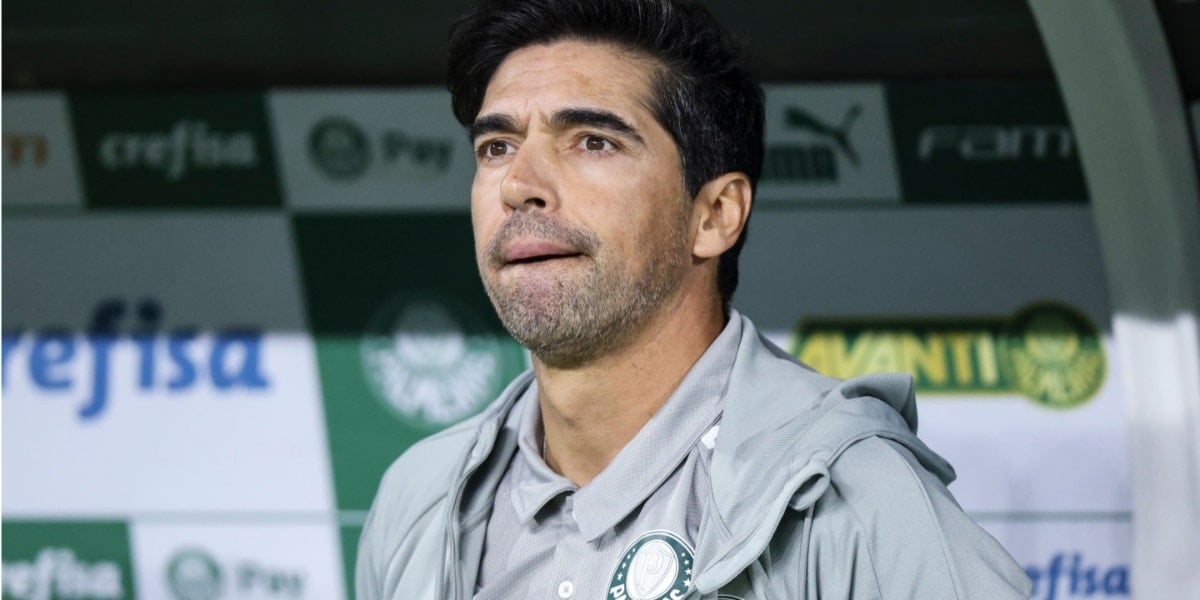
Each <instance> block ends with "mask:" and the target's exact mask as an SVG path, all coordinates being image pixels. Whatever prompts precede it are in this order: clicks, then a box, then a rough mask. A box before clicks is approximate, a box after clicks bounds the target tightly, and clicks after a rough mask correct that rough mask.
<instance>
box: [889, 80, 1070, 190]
mask: <svg viewBox="0 0 1200 600" xmlns="http://www.w3.org/2000/svg"><path fill="white" fill-rule="evenodd" d="M887 97H888V106H889V109H890V112H891V116H892V130H893V132H894V134H895V135H894V141H895V144H896V157H897V163H898V164H899V166H900V179H901V182H902V185H903V189H904V199H905V201H906V202H915V203H925V202H932V203H979V202H991V203H1006V202H1086V201H1087V187H1086V186H1085V184H1084V179H1083V170H1082V169H1081V167H1080V165H1079V152H1078V148H1077V147H1076V144H1075V139H1074V134H1073V133H1072V132H1071V128H1070V123H1069V122H1068V120H1067V114H1066V110H1065V109H1064V108H1063V104H1062V99H1061V98H1060V97H1059V94H1058V90H1057V88H1055V86H1054V84H1053V83H1050V82H1046V83H1040V82H1039V83H995V84H978V83H974V84H966V83H961V84H960V83H954V84H949V83H948V84H929V83H913V84H892V85H888V87H887Z"/></svg>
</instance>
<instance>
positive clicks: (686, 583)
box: [608, 531, 692, 600]
mask: <svg viewBox="0 0 1200 600" xmlns="http://www.w3.org/2000/svg"><path fill="white" fill-rule="evenodd" d="M691 590H692V548H691V546H689V545H688V543H687V542H685V541H683V540H682V539H681V538H680V537H679V536H677V535H675V534H673V533H671V532H669V531H651V532H648V533H644V534H642V535H641V537H639V538H638V539H636V540H634V542H633V544H631V545H630V546H629V548H627V549H626V550H625V552H624V554H622V555H621V563H620V564H619V565H617V569H616V571H615V572H614V573H613V577H612V582H611V583H610V584H609V587H608V597H609V598H611V599H612V600H660V599H673V598H682V597H684V596H685V595H687V593H688V592H690V591H691Z"/></svg>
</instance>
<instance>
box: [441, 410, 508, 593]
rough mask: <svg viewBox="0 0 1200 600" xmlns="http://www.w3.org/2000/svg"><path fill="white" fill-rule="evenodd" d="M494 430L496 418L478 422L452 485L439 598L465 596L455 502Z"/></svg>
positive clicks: (492, 439) (486, 450) (484, 453)
mask: <svg viewBox="0 0 1200 600" xmlns="http://www.w3.org/2000/svg"><path fill="white" fill-rule="evenodd" d="M501 414H506V413H501ZM498 430H499V425H498V424H497V421H496V420H490V421H484V422H483V424H482V425H480V429H479V434H478V436H477V437H476V443H475V445H474V446H473V447H472V448H471V450H470V451H469V452H468V453H467V455H466V457H465V458H464V461H463V462H464V463H465V465H464V467H463V468H462V470H461V473H462V475H461V476H460V477H459V480H458V483H457V484H456V485H455V486H454V496H453V497H451V499H450V504H449V506H448V507H447V510H446V536H447V539H446V554H445V563H444V564H443V565H442V578H441V579H442V581H441V583H442V589H441V590H439V593H438V595H437V597H438V598H439V599H446V600H466V596H464V595H463V590H462V589H461V587H462V579H461V578H460V577H459V576H458V568H457V567H458V566H459V548H458V538H459V534H460V533H461V532H460V531H459V523H458V509H459V508H458V505H459V503H461V502H462V496H463V492H464V491H465V490H466V487H467V482H468V481H470V479H471V477H472V476H474V475H475V471H478V470H479V467H480V466H481V465H483V463H484V462H486V458H487V456H488V454H490V453H491V451H492V446H494V445H495V443H496V435H497V431H498ZM481 444H482V445H481ZM476 568H478V565H477V566H476ZM447 592H448V593H447Z"/></svg>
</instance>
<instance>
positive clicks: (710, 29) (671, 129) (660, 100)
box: [447, 0, 763, 304]
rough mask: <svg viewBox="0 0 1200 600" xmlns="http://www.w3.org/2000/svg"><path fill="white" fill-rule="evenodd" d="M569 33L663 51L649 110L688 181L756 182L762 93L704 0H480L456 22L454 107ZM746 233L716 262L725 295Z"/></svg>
mask: <svg viewBox="0 0 1200 600" xmlns="http://www.w3.org/2000/svg"><path fill="white" fill-rule="evenodd" d="M564 39H579V40H593V41H599V42H609V43H614V44H617V45H620V46H623V47H625V48H627V49H630V50H633V51H635V52H639V53H642V54H645V55H647V56H649V57H651V58H653V59H655V60H656V61H657V62H658V63H659V65H660V68H659V69H658V72H657V73H655V77H654V86H653V98H651V99H650V109H651V111H652V112H653V114H654V117H655V119H656V120H657V121H658V122H659V124H660V125H662V126H663V128H664V129H666V130H667V132H668V133H670V135H671V137H672V138H673V139H674V141H675V144H676V146H678V148H679V156H680V160H681V162H682V165H681V170H682V171H683V179H684V186H685V187H686V188H687V190H688V194H689V195H690V196H692V197H695V196H696V194H697V193H698V192H699V191H700V188H701V187H703V186H704V184H705V183H707V182H709V181H711V180H712V179H714V178H716V177H718V176H720V175H722V174H724V173H729V172H733V171H741V172H743V173H745V174H746V175H747V176H748V177H749V178H750V184H751V188H752V189H753V188H755V187H757V184H758V177H759V174H760V172H761V171H762V161H763V93H762V88H760V87H759V86H758V84H757V83H755V82H754V80H753V79H751V78H750V74H749V72H748V71H747V70H746V67H745V57H744V54H743V52H742V50H741V48H740V47H739V45H738V44H737V43H736V42H735V41H734V40H733V39H732V37H730V35H729V34H728V33H727V32H726V31H725V30H724V29H722V28H721V26H720V25H718V24H717V22H716V20H715V19H713V17H712V15H711V14H710V13H709V12H708V11H707V10H706V9H705V8H704V7H702V6H700V5H699V4H696V3H695V2H687V1H673V0H481V1H480V2H479V3H478V5H477V7H476V10H475V12H473V13H471V14H470V15H467V16H466V17H463V18H462V19H461V20H459V21H458V22H457V23H455V24H454V26H453V27H452V28H451V29H450V60H449V66H448V70H447V71H448V82H447V87H449V88H450V96H451V103H452V104H453V107H454V116H455V117H456V118H457V119H458V122H459V123H462V124H463V125H470V124H471V123H473V122H474V121H475V117H476V116H478V114H479V109H480V106H481V105H482V104H483V96H484V93H485V92H486V90H487V85H488V82H489V81H490V80H491V78H492V75H493V74H495V72H496V69H497V68H498V67H499V66H500V63H501V62H503V61H504V59H505V57H507V56H508V55H509V54H510V53H512V52H513V51H515V50H519V49H521V48H524V47H526V46H531V45H534V44H547V43H551V42H555V41H559V40H564ZM745 240H746V231H743V232H742V235H741V238H740V239H738V241H737V242H736V243H735V244H734V245H733V247H731V248H730V249H729V250H726V251H725V253H724V254H722V255H721V258H720V260H719V262H718V264H717V288H718V290H719V292H720V294H721V300H722V302H724V303H725V304H728V303H729V299H730V298H731V297H732V296H733V292H734V290H735V289H737V283H738V255H739V254H740V253H741V250H742V245H743V244H744V243H745Z"/></svg>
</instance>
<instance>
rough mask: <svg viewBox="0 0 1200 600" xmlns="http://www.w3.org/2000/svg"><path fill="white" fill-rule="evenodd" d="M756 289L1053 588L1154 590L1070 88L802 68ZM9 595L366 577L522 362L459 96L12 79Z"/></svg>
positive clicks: (777, 148)
mask: <svg viewBox="0 0 1200 600" xmlns="http://www.w3.org/2000/svg"><path fill="white" fill-rule="evenodd" d="M767 111H768V114H767V119H768V131H767V145H768V148H767V159H766V165H765V172H764V178H763V181H762V183H761V185H760V193H759V197H758V199H757V203H756V207H755V211H754V216H753V219H752V223H751V227H750V239H749V242H748V245H747V249H746V251H745V253H744V254H743V259H742V265H743V266H742V272H743V275H742V277H743V283H742V286H741V289H740V291H739V292H738V295H737V297H736V299H735V306H737V307H738V308H739V309H740V310H741V311H742V312H743V313H745V314H747V315H748V316H750V317H751V318H752V319H754V320H755V321H756V322H757V323H758V324H759V326H760V328H761V329H763V330H765V331H767V332H768V334H769V335H770V337H772V338H773V339H774V340H775V341H776V342H777V343H778V344H780V345H781V346H782V347H784V348H786V349H788V350H790V351H791V352H793V353H794V354H796V355H797V356H798V357H800V358H802V359H803V360H805V361H806V362H809V363H811V364H813V365H814V366H817V367H818V368H820V369H821V370H823V371H825V372H828V373H830V374H834V375H838V376H850V375H854V374H857V373H861V372H868V371H876V370H901V371H908V372H910V373H913V374H914V376H916V378H917V381H918V385H919V398H920V412H921V435H922V437H923V438H925V440H926V441H927V442H928V443H929V444H930V445H931V446H932V447H933V448H934V449H935V450H937V451H939V452H941V453H942V454H943V455H945V456H946V457H947V458H948V459H949V460H950V461H951V462H952V463H953V464H954V465H955V466H956V467H957V468H958V470H959V473H960V478H959V480H958V481H957V482H956V483H954V484H953V485H952V486H951V490H952V491H954V493H955V494H956V496H957V497H958V499H959V501H960V502H961V504H962V505H963V506H964V508H965V509H966V510H967V511H968V512H970V513H971V514H972V515H973V516H974V517H975V518H976V519H977V520H978V521H979V522H980V523H981V524H982V525H983V526H984V527H985V528H987V529H988V530H989V531H990V532H992V533H993V535H995V536H996V537H997V538H998V539H999V540H1000V541H1001V542H1003V543H1004V544H1005V545H1006V547H1007V548H1008V549H1009V550H1010V551H1011V552H1012V553H1013V554H1014V555H1015V556H1016V557H1017V559H1018V560H1019V561H1020V562H1021V563H1022V564H1023V565H1024V566H1025V567H1026V568H1027V570H1028V572H1029V573H1030V575H1031V576H1032V577H1033V578H1034V581H1035V597H1037V598H1048V597H1056V598H1074V597H1122V596H1128V595H1129V584H1128V580H1129V574H1128V564H1129V559H1130V550H1129V549H1130V543H1131V533H1130V499H1129V485H1130V477H1129V472H1128V458H1127V454H1126V442H1125V435H1126V434H1125V430H1124V420H1123V411H1124V406H1125V404H1126V403H1127V402H1128V401H1129V399H1127V398H1124V397H1122V394H1121V392H1120V391H1119V387H1120V386H1119V379H1120V376H1121V373H1120V371H1119V369H1118V367H1117V365H1116V364H1115V361H1114V360H1112V357H1111V356H1110V348H1111V336H1110V334H1109V333H1108V331H1107V329H1108V323H1109V319H1110V309H1109V305H1108V301H1107V297H1106V290H1105V286H1104V275H1103V269H1102V265H1101V262H1100V257H1099V249H1098V244H1097V240H1096V237H1095V233H1094V231H1093V225H1092V222H1091V217H1090V213H1089V206H1088V201H1087V193H1086V189H1085V186H1084V182H1083V177H1082V174H1081V171H1080V167H1079V163H1078V159H1077V155H1076V149H1075V145H1074V140H1073V138H1072V135H1071V130H1070V127H1069V125H1068V123H1067V119H1066V116H1065V113H1064V110H1063V108H1062V104H1061V101H1060V99H1059V97H1058V94H1057V92H1056V90H1055V88H1054V86H1053V85H1052V84H1049V83H1046V84H1031V83H1004V82H998V83H986V84H957V83H956V84H937V83H925V84H900V85H895V84H881V83H862V84H850V85H784V86H770V87H769V88H768V91H767ZM3 127H4V131H3V133H4V157H3V161H4V162H3V186H4V187H3V211H4V212H3V238H2V239H3V288H4V298H3V299H4V302H3V498H2V501H3V597H4V598H5V599H9V598H12V599H34V598H38V599H45V598H143V599H150V600H157V599H166V600H170V599H174V600H216V599H235V598H238V599H240V598H255V599H266V598H271V599H275V598H279V599H283V598H315V599H322V600H327V599H337V598H350V597H352V596H353V594H352V591H351V589H350V588H351V587H352V585H351V580H352V572H353V569H352V565H353V562H354V555H355V545H356V542H357V538H358V534H359V531H360V528H361V524H362V522H363V519H364V517H365V514H366V510H367V509H368V507H369V504H370V501H371V498H372V496H373V494H374V491H375V486H376V484H377V482H378V478H379V477H380V475H381V474H382V472H383V470H384V469H385V467H386V466H387V465H388V464H389V463H390V461H391V460H393V459H394V458H395V457H396V456H398V455H399V454H400V453H401V452H403V451H404V450H405V448H407V447H408V446H409V445H411V444H412V443H414V442H415V441H417V440H419V439H420V438H422V437H424V436H426V435H429V434H431V433H433V432H435V431H438V430H439V429H441V428H443V427H445V426H447V425H448V424H450V423H453V422H456V421H459V420H461V419H463V418H466V417H468V416H470V415H471V414H474V413H475V412H477V411H479V410H480V409H481V408H482V407H483V406H484V405H485V404H486V403H487V402H488V401H489V400H491V399H492V398H494V397H495V395H496V394H497V393H498V392H499V390H500V389H501V388H502V387H503V386H504V384H505V383H506V382H507V381H508V380H510V379H511V378H512V377H513V376H514V375H516V374H517V373H518V372H520V371H521V370H523V369H524V368H525V367H526V365H527V358H526V356H525V354H524V352H523V350H522V349H521V348H520V347H519V346H518V345H517V344H516V343H515V342H513V341H512V340H511V339H510V338H508V337H507V335H506V334H505V333H504V331H503V329H502V328H501V327H500V326H499V323H498V321H497V320H496V318H495V316H494V314H493V313H492V311H491V308H490V306H489V305H488V302H487V299H486V297H485V295H484V294H483V291H482V287H481V285H480V284H479V282H478V277H477V274H476V271H475V266H474V260H473V250H472V240H471V230H470V223H469V215H468V204H469V200H468V190H469V185H470V179H471V177H472V171H473V159H472V156H471V149H470V147H469V145H468V143H467V140H466V136H465V134H464V133H463V132H462V130H461V128H460V127H459V126H458V125H457V124H456V123H455V122H454V120H453V118H452V116H451V114H450V110H449V99H448V96H447V94H446V93H444V92H442V91H440V90H431V89H394V90H381V89H371V90H353V89H350V90H271V91H267V92H262V93H259V92H246V93H212V94H201V93H189V94H153V95H151V94H141V95H137V94H133V95H131V94H100V93H88V94H83V93H79V94H75V93H72V94H66V93H37V94H5V95H4V98H3Z"/></svg>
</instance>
